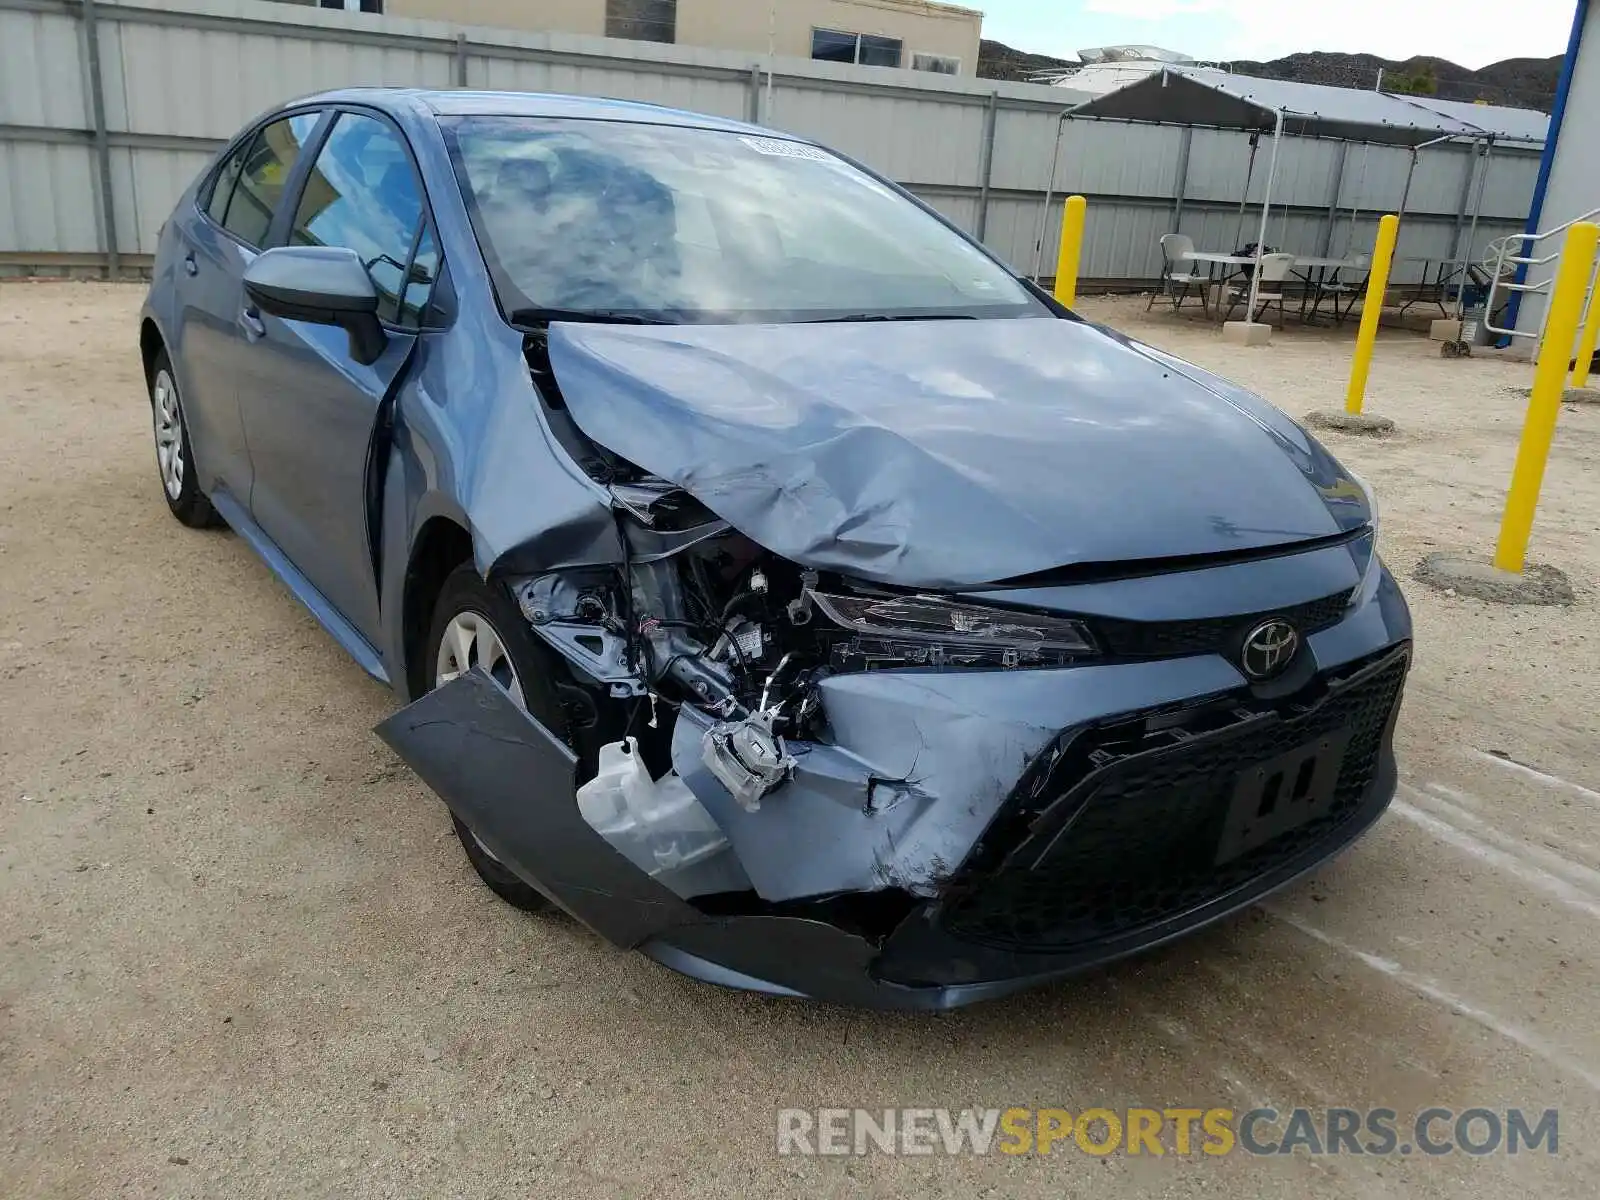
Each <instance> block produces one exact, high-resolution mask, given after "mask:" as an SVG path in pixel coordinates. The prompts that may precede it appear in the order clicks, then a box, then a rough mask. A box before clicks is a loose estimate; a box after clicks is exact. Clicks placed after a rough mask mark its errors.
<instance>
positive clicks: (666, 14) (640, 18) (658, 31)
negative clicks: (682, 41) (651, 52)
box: [606, 0, 678, 42]
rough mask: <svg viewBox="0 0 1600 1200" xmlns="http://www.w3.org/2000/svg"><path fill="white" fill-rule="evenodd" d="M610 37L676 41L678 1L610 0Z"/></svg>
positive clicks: (607, 19) (608, 10)
mask: <svg viewBox="0 0 1600 1200" xmlns="http://www.w3.org/2000/svg"><path fill="white" fill-rule="evenodd" d="M606 36H607V37H612V38H629V39H631V40H632V41H635V42H675V41H677V40H678V0H606Z"/></svg>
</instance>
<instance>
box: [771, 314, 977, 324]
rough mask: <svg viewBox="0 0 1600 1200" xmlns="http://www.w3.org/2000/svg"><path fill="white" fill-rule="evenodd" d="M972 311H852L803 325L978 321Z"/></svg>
mask: <svg viewBox="0 0 1600 1200" xmlns="http://www.w3.org/2000/svg"><path fill="white" fill-rule="evenodd" d="M977 319H978V318H977V317H975V316H973V315H972V314H971V313H959V312H941V313H850V314H849V315H848V316H843V317H818V318H817V319H816V320H814V321H802V322H801V324H802V325H838V324H842V323H843V322H846V321H976V320H977Z"/></svg>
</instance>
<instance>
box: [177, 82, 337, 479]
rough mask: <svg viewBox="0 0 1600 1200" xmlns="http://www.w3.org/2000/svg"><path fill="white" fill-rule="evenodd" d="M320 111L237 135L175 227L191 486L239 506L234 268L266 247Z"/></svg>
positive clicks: (241, 442) (243, 472)
mask: <svg viewBox="0 0 1600 1200" xmlns="http://www.w3.org/2000/svg"><path fill="white" fill-rule="evenodd" d="M321 115H322V114H321V113H320V111H316V110H310V111H306V112H301V113H296V114H293V115H291V116H288V117H283V118H280V119H278V120H276V121H269V122H268V123H266V124H265V125H263V126H262V127H261V128H260V129H258V130H256V131H255V132H253V133H251V134H250V135H249V136H247V137H244V138H242V139H240V141H239V143H238V144H237V145H236V146H235V147H234V148H233V151H232V152H231V153H230V154H228V155H227V156H226V157H225V158H224V159H223V161H222V163H221V165H220V166H219V167H218V168H217V171H216V173H215V175H214V176H213V177H212V178H211V180H210V181H209V182H208V184H207V186H206V187H204V188H202V189H201V191H200V193H199V198H198V209H197V211H195V212H193V213H190V214H188V215H187V217H186V219H185V220H183V221H180V222H178V236H179V246H178V254H179V262H178V264H177V273H176V276H175V278H176V281H177V282H176V291H177V301H178V302H177V314H178V330H177V335H176V337H174V339H173V345H174V347H175V354H176V356H177V359H178V361H177V363H176V364H175V365H176V367H177V372H178V384H179V387H180V388H181V389H182V391H183V408H184V414H185V416H186V418H187V420H188V423H189V434H190V440H191V442H192V443H193V450H194V457H195V460H196V463H197V466H198V468H199V471H200V487H201V489H202V490H203V491H205V492H207V493H210V492H213V491H215V490H217V488H218V487H221V488H223V489H225V490H227V491H229V492H231V493H232V494H233V495H234V496H235V497H237V499H238V500H239V502H240V503H241V504H242V503H244V502H246V501H247V500H248V498H249V495H250V483H251V468H250V456H249V453H248V450H247V447H246V444H245V434H244V426H243V424H242V422H241V421H240V417H239V403H238V389H237V387H236V372H237V369H238V352H239V350H240V348H241V347H242V346H243V344H244V338H245V329H244V326H243V325H242V323H241V322H242V321H243V319H244V309H245V299H244V283H243V275H244V269H245V268H246V267H247V266H249V265H250V263H251V261H252V260H253V259H254V258H255V256H256V254H257V252H258V251H259V250H260V248H261V247H262V246H263V245H265V244H266V241H267V234H268V230H269V229H270V228H271V225H272V218H273V214H274V212H275V211H276V209H277V207H278V205H279V203H280V202H281V200H282V198H283V193H284V190H285V187H286V185H287V183H288V180H289V176H290V175H291V173H292V172H293V170H294V167H295V163H296V162H297V161H298V159H299V157H300V152H301V149H302V148H303V147H304V146H305V145H307V143H308V142H309V141H310V139H311V138H312V136H313V133H314V131H315V129H316V126H317V122H318V120H319V119H320V117H321Z"/></svg>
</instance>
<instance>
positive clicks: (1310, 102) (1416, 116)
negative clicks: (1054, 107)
mask: <svg viewBox="0 0 1600 1200" xmlns="http://www.w3.org/2000/svg"><path fill="white" fill-rule="evenodd" d="M1070 115H1072V116H1074V117H1110V118H1113V119H1118V120H1124V121H1156V122H1161V123H1163V124H1169V125H1198V126H1209V127H1211V128H1215V129H1246V130H1259V131H1260V132H1262V133H1273V134H1278V133H1289V134H1300V135H1303V136H1307V137H1330V138H1336V139H1338V140H1340V141H1345V142H1377V143H1380V144H1382V145H1391V146H1421V145H1424V144H1426V143H1428V142H1433V141H1437V140H1438V139H1439V138H1440V137H1469V138H1473V137H1482V136H1483V135H1484V133H1485V132H1486V131H1485V130H1483V129H1480V128H1478V127H1477V126H1475V125H1470V124H1468V123H1467V122H1465V121H1463V120H1461V119H1460V118H1458V117H1455V116H1450V115H1448V114H1446V113H1443V112H1440V111H1437V110H1435V109H1433V108H1424V107H1423V106H1421V105H1419V104H1413V103H1411V102H1410V101H1408V100H1402V99H1400V98H1399V97H1398V96H1391V95H1389V94H1388V93H1387V92H1360V91H1356V90H1355V89H1354V88H1338V87H1328V86H1325V85H1323V84H1317V83H1292V82H1290V81H1289V80H1286V79H1255V78H1253V77H1251V76H1249V75H1229V74H1227V73H1226V72H1224V71H1219V70H1209V69H1206V68H1187V67H1170V68H1168V69H1166V70H1163V71H1157V72H1156V73H1155V74H1153V75H1149V76H1146V77H1145V78H1144V79H1141V80H1140V81H1139V82H1137V83H1132V84H1129V85H1128V86H1127V87H1124V88H1118V89H1117V90H1116V91H1114V92H1107V93H1106V94H1105V95H1103V96H1096V97H1095V98H1094V99H1092V100H1088V101H1085V102H1084V103H1082V104H1080V105H1078V106H1077V107H1076V108H1074V109H1072V110H1071V114H1070Z"/></svg>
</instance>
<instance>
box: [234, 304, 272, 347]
mask: <svg viewBox="0 0 1600 1200" xmlns="http://www.w3.org/2000/svg"><path fill="white" fill-rule="evenodd" d="M239 324H240V326H242V327H243V329H244V334H245V336H246V337H247V338H249V339H250V340H251V341H252V342H253V341H255V340H256V339H257V338H263V337H266V336H267V327H266V325H265V324H264V323H263V322H262V320H261V310H260V309H258V308H256V307H255V305H251V306H250V307H249V308H247V309H245V310H244V311H243V312H241V313H240V314H239Z"/></svg>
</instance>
